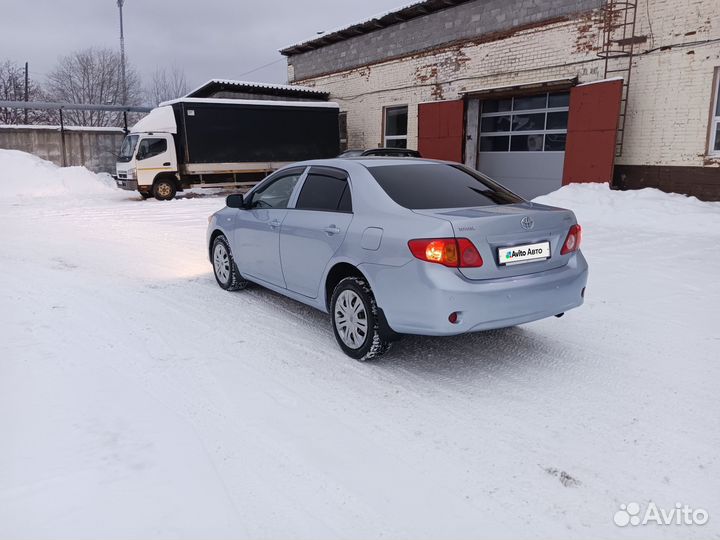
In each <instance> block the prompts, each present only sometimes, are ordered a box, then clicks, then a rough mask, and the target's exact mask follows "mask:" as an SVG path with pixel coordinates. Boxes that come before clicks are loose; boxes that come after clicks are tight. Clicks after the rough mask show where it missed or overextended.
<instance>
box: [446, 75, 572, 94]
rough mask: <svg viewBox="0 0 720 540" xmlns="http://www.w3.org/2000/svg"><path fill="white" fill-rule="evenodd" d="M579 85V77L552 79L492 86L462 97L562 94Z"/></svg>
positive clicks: (469, 92)
mask: <svg viewBox="0 0 720 540" xmlns="http://www.w3.org/2000/svg"><path fill="white" fill-rule="evenodd" d="M577 83H578V78H577V76H575V77H572V78H566V79H552V80H546V81H533V82H528V83H521V84H512V85H505V86H491V87H486V88H477V89H474V90H466V91H464V92H460V95H462V96H466V97H471V98H482V99H487V98H490V97H493V98H495V97H506V96H514V95H517V94H531V93H540V92H561V91H563V90H568V89H570V88H572V87H573V86H576V85H577Z"/></svg>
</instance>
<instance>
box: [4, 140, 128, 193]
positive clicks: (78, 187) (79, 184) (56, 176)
mask: <svg viewBox="0 0 720 540" xmlns="http://www.w3.org/2000/svg"><path fill="white" fill-rule="evenodd" d="M121 194H122V192H121V191H120V190H119V189H117V187H116V186H115V182H114V181H113V179H112V177H111V176H110V175H109V174H106V173H101V174H95V173H93V172H90V171H89V170H87V169H86V168H85V167H58V166H57V165H54V164H53V163H50V162H49V161H45V160H44V159H40V158H39V157H37V156H34V155H32V154H28V153H27V152H20V151H18V150H2V149H0V201H8V200H13V199H24V198H39V197H53V198H57V197H61V198H67V197H71V198H79V199H82V198H87V197H98V196H100V197H107V196H108V195H110V197H111V198H112V197H113V195H115V196H117V195H121Z"/></svg>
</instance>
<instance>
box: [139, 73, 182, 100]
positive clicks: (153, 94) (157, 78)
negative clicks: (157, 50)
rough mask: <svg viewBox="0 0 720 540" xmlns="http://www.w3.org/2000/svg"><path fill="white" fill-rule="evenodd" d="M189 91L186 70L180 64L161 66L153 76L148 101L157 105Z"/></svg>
mask: <svg viewBox="0 0 720 540" xmlns="http://www.w3.org/2000/svg"><path fill="white" fill-rule="evenodd" d="M188 91H189V89H188V84H187V79H186V78H185V72H184V71H183V70H182V69H181V68H180V67H178V66H172V67H170V68H165V67H159V68H157V69H156V70H155V73H153V77H152V85H151V86H150V88H149V89H148V92H147V94H148V97H147V99H148V101H150V103H151V104H152V105H157V104H158V103H162V102H163V101H168V100H171V99H176V98H179V97H182V96H184V95H185V94H187V93H188Z"/></svg>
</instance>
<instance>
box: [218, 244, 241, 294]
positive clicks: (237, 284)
mask: <svg viewBox="0 0 720 540" xmlns="http://www.w3.org/2000/svg"><path fill="white" fill-rule="evenodd" d="M212 261H213V272H214V273H215V281H217V283H218V285H220V287H222V288H223V289H225V290H226V291H239V290H240V289H244V288H246V287H247V286H248V281H247V280H246V279H243V277H242V276H241V275H240V272H238V269H237V265H236V264H235V260H234V259H233V256H232V253H231V252H230V246H229V245H228V242H227V239H226V238H225V237H224V236H222V235H220V236H218V237H217V238H216V239H215V241H214V242H213V247H212Z"/></svg>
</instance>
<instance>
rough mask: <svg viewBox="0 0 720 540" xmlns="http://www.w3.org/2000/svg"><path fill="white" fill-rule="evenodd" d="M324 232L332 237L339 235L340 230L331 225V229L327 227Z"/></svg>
mask: <svg viewBox="0 0 720 540" xmlns="http://www.w3.org/2000/svg"><path fill="white" fill-rule="evenodd" d="M323 231H325V232H326V233H327V234H328V236H332V235H333V234H337V233H339V232H340V229H338V228H337V227H336V226H335V225H330V226H329V227H325V228H324V229H323Z"/></svg>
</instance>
